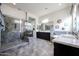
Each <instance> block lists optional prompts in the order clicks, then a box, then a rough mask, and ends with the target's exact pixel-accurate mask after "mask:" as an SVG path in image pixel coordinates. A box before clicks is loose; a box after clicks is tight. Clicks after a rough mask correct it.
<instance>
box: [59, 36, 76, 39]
mask: <svg viewBox="0 0 79 59" xmlns="http://www.w3.org/2000/svg"><path fill="white" fill-rule="evenodd" d="M60 37H63V38H69V39H76V38H75V36H73V35H61V36H60Z"/></svg>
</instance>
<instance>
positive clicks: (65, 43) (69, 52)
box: [52, 35, 79, 56]
mask: <svg viewBox="0 0 79 59" xmlns="http://www.w3.org/2000/svg"><path fill="white" fill-rule="evenodd" d="M52 42H53V43H54V56H79V39H76V38H75V37H74V36H73V35H61V36H55V39H53V40H52Z"/></svg>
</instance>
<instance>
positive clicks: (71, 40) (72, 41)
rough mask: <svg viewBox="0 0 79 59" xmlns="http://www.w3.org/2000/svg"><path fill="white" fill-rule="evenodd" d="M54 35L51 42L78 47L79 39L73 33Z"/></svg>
mask: <svg viewBox="0 0 79 59" xmlns="http://www.w3.org/2000/svg"><path fill="white" fill-rule="evenodd" d="M54 37H55V39H53V40H52V42H56V43H60V44H64V45H68V46H72V47H76V48H79V39H76V38H75V37H74V36H73V35H60V36H54Z"/></svg>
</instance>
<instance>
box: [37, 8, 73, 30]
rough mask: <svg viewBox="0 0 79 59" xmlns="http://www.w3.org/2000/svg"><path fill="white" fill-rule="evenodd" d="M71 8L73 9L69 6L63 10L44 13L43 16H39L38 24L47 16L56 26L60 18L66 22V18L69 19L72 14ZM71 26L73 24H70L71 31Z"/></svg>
mask: <svg viewBox="0 0 79 59" xmlns="http://www.w3.org/2000/svg"><path fill="white" fill-rule="evenodd" d="M70 10H71V8H70V7H67V8H64V9H62V10H59V11H56V12H54V13H50V14H47V15H44V16H42V17H39V20H38V22H39V23H38V24H41V21H42V20H44V19H46V18H48V19H49V23H51V24H53V25H54V26H55V25H57V20H58V19H62V22H66V20H68V18H69V17H70V16H71V14H70ZM71 20H72V18H71ZM69 21H70V20H69ZM60 27H61V26H60ZM71 27H72V25H71V26H70V29H69V31H71Z"/></svg>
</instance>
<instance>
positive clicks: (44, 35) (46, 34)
mask: <svg viewBox="0 0 79 59" xmlns="http://www.w3.org/2000/svg"><path fill="white" fill-rule="evenodd" d="M37 38H40V39H44V40H48V41H50V32H45V31H44V32H42V31H41V32H37Z"/></svg>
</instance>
